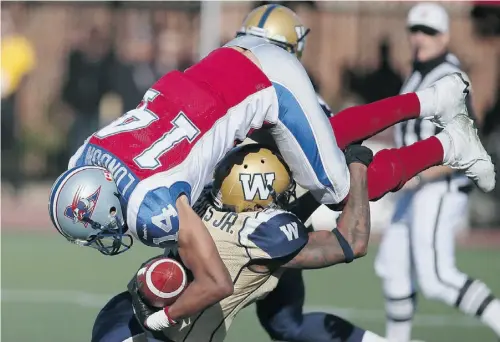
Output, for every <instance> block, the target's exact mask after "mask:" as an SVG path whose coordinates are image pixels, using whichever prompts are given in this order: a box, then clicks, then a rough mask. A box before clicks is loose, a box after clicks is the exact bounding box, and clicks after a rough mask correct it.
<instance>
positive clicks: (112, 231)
mask: <svg viewBox="0 0 500 342" xmlns="http://www.w3.org/2000/svg"><path fill="white" fill-rule="evenodd" d="M49 214H50V218H51V219H52V223H53V224H54V226H55V227H56V229H57V231H58V232H59V233H60V234H61V235H63V236H64V237H65V238H66V239H67V240H68V241H70V242H72V243H75V244H78V245H80V246H88V247H93V248H95V249H97V250H98V251H99V252H101V253H102V254H105V255H116V254H120V253H123V252H125V251H126V250H128V249H129V248H130V247H131V246H132V244H133V239H132V236H131V235H129V234H127V226H126V224H125V221H124V219H123V211H122V204H121V201H120V194H119V193H118V189H117V187H116V183H115V181H114V180H113V177H112V176H111V174H110V173H109V172H108V171H107V170H106V169H104V168H102V167H98V166H80V167H76V168H73V169H71V170H68V171H66V172H64V173H63V174H62V175H61V176H59V178H58V179H57V180H56V181H55V183H54V185H53V186H52V189H51V191H50V199H49Z"/></svg>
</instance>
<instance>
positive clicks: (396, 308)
mask: <svg viewBox="0 0 500 342" xmlns="http://www.w3.org/2000/svg"><path fill="white" fill-rule="evenodd" d="M416 304H417V294H416V293H412V294H410V295H409V296H404V297H392V298H390V297H386V300H385V311H386V314H387V319H389V320H391V321H394V322H405V321H411V320H412V319H413V315H414V314H415V309H416V306H417V305H416Z"/></svg>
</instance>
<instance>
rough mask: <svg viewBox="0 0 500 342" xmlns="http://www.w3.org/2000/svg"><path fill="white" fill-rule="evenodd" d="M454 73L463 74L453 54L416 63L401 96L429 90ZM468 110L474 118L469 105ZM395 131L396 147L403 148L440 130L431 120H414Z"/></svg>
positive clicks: (400, 125)
mask: <svg viewBox="0 0 500 342" xmlns="http://www.w3.org/2000/svg"><path fill="white" fill-rule="evenodd" d="M454 72H461V73H463V71H462V70H461V69H460V62H459V60H458V58H457V57H456V56H455V55H453V54H451V53H446V54H444V55H442V56H439V57H437V58H435V59H432V60H430V61H427V62H424V63H415V64H414V67H413V72H412V74H411V75H410V77H408V79H407V80H406V81H405V83H404V84H403V87H402V88H401V91H400V94H406V93H410V92H415V91H417V90H421V89H424V88H427V87H428V86H430V85H431V84H432V83H434V82H436V81H437V80H439V79H440V78H442V77H444V76H446V75H449V74H451V73H454ZM469 103H470V101H469ZM468 110H469V115H471V116H472V117H474V116H473V113H472V112H471V110H472V108H470V105H468ZM394 131H395V137H394V138H395V142H396V146H397V147H401V146H408V145H411V144H413V143H415V142H417V141H420V140H423V139H427V138H429V137H431V136H433V135H435V134H437V133H439V131H440V129H439V128H437V127H436V126H435V125H434V124H432V123H431V122H430V121H429V120H422V119H414V120H409V121H405V122H401V123H399V124H397V125H396V127H395V130H394Z"/></svg>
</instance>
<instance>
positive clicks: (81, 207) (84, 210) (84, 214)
mask: <svg viewBox="0 0 500 342" xmlns="http://www.w3.org/2000/svg"><path fill="white" fill-rule="evenodd" d="M83 190H84V187H79V188H78V189H77V191H76V193H75V196H74V197H73V202H72V203H71V205H68V206H67V207H66V210H65V211H64V216H66V217H68V218H70V219H71V220H73V223H78V222H80V223H82V224H83V225H84V226H85V228H87V226H88V224H89V223H88V222H85V221H83V220H84V219H86V218H87V219H90V218H91V217H92V213H93V212H94V209H95V207H96V204H97V200H98V199H99V194H100V192H101V187H99V188H98V189H97V190H96V191H95V192H94V193H92V194H91V195H90V196H88V197H82V196H81V195H80V194H81V193H82V191H83Z"/></svg>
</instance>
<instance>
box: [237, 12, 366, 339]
mask: <svg viewBox="0 0 500 342" xmlns="http://www.w3.org/2000/svg"><path fill="white" fill-rule="evenodd" d="M309 32H310V30H309V29H306V28H305V26H304V25H303V23H302V22H301V20H300V18H299V17H298V16H297V15H296V14H295V13H294V12H293V11H292V10H291V9H289V8H287V7H285V6H282V5H277V4H270V5H263V6H259V7H257V8H256V9H254V10H253V11H252V12H250V13H249V14H248V15H247V17H246V18H245V20H244V21H243V25H242V27H241V28H240V30H239V31H238V32H237V35H236V36H237V37H239V36H244V35H250V36H257V37H261V38H265V39H267V40H268V41H269V42H270V43H272V44H274V45H276V46H279V47H281V48H283V49H285V50H286V51H288V52H290V53H292V54H295V55H296V56H297V58H298V59H299V60H300V59H301V57H302V53H303V51H304V49H305V48H306V46H307V45H306V36H307V34H308V33H309ZM317 97H318V102H319V104H320V106H321V107H322V108H323V111H324V112H325V114H326V116H327V117H328V118H330V117H332V116H333V113H332V111H331V109H330V108H329V107H328V105H327V104H326V103H325V101H324V100H323V99H322V97H321V96H320V95H319V94H317ZM250 137H251V138H252V139H253V140H256V141H258V142H265V143H268V144H272V138H271V137H270V135H269V133H267V132H264V131H257V132H255V133H254V134H252V135H251V136H250ZM305 196H306V197H304V198H302V201H300V202H298V203H297V206H296V209H297V210H296V211H295V212H297V215H298V216H299V217H300V218H301V220H302V221H303V222H306V220H307V219H308V215H307V213H310V212H312V210H311V209H312V208H315V207H316V206H317V205H316V203H315V202H314V200H312V201H307V198H308V196H307V195H305ZM300 204H302V205H300ZM304 206H307V208H305V207H304ZM301 209H302V210H301ZM317 213H319V211H316V212H314V213H313V214H312V215H317ZM319 215H321V213H320V214H319ZM323 221H324V220H323ZM324 224H325V226H324V227H322V229H324V230H328V229H330V230H331V229H333V228H334V227H335V222H333V221H332V222H330V223H328V222H324ZM308 228H309V229H310V228H311V227H308ZM304 302H305V284H304V278H303V275H302V270H301V269H288V270H286V272H284V273H283V274H282V276H281V277H280V279H279V282H278V285H277V286H276V288H275V289H274V290H273V291H272V292H271V293H269V294H268V295H267V296H266V297H264V299H262V300H259V301H257V302H256V309H257V315H258V318H259V321H260V323H261V325H262V326H263V327H264V329H265V330H266V331H267V333H268V334H269V336H270V337H271V338H272V339H273V340H277V341H290V342H310V341H314V342H321V341H337V340H341V339H342V340H343V341H346V342H359V341H362V340H363V339H364V340H365V341H366V340H368V339H369V338H370V336H371V335H372V333H371V332H369V331H368V332H365V331H364V330H363V329H361V328H359V327H357V326H354V325H353V324H352V323H350V322H348V321H346V320H343V319H342V318H340V317H338V316H336V315H333V314H329V313H324V312H311V313H304V312H303V307H304Z"/></svg>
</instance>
